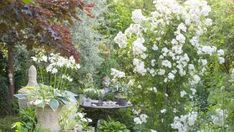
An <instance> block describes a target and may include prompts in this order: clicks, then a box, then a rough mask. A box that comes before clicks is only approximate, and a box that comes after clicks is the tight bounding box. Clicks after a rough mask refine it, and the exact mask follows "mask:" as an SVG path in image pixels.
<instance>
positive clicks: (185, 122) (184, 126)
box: [171, 112, 198, 132]
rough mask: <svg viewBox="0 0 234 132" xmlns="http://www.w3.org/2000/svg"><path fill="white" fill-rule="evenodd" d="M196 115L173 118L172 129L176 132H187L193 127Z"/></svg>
mask: <svg viewBox="0 0 234 132" xmlns="http://www.w3.org/2000/svg"><path fill="white" fill-rule="evenodd" d="M197 116H198V113H197V112H191V113H188V114H187V115H181V116H180V117H178V116H176V117H174V122H173V123H172V124H171V127H172V128H173V129H177V130H178V132H187V131H188V130H189V128H190V127H191V126H193V125H194V124H195V122H196V120H197Z"/></svg>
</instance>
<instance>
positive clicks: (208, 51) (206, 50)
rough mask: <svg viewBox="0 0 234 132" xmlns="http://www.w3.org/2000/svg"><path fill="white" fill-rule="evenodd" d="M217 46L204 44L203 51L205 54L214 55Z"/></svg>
mask: <svg viewBox="0 0 234 132" xmlns="http://www.w3.org/2000/svg"><path fill="white" fill-rule="evenodd" d="M216 50H217V48H216V47H214V46H203V47H202V51H203V53H205V54H209V55H212V54H213V53H214V52H216Z"/></svg>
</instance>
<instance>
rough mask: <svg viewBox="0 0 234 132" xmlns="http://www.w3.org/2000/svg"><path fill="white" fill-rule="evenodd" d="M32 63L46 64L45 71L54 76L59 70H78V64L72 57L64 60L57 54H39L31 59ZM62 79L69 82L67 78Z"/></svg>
mask: <svg viewBox="0 0 234 132" xmlns="http://www.w3.org/2000/svg"><path fill="white" fill-rule="evenodd" d="M31 58H32V60H33V61H34V62H36V63H37V64H41V63H45V64H48V65H47V66H46V71H47V72H48V73H52V74H56V73H57V72H58V69H59V68H67V69H73V70H78V69H80V64H77V63H76V61H75V59H74V57H73V56H70V57H69V58H65V57H63V56H60V54H59V53H57V54H54V53H50V54H49V55H45V53H44V52H39V53H38V54H37V55H36V56H33V57H31ZM63 78H66V79H67V80H71V78H70V77H69V76H66V75H64V76H63Z"/></svg>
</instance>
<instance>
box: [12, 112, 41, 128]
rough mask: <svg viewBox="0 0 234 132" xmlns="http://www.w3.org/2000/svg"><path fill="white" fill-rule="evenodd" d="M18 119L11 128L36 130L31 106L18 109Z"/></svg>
mask: <svg viewBox="0 0 234 132" xmlns="http://www.w3.org/2000/svg"><path fill="white" fill-rule="evenodd" d="M19 115H20V121H17V122H15V123H14V124H13V125H12V128H14V130H15V131H16V132H30V131H34V130H36V129H37V128H36V124H37V120H36V113H35V109H33V108H24V109H21V110H20V113H19Z"/></svg>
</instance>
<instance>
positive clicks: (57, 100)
mask: <svg viewBox="0 0 234 132" xmlns="http://www.w3.org/2000/svg"><path fill="white" fill-rule="evenodd" d="M20 96H21V95H20V94H17V95H16V97H20ZM75 96H77V95H76V94H74V93H72V92H70V91H61V90H58V89H54V88H53V87H51V86H47V85H42V84H40V85H39V86H36V87H34V88H33V89H32V90H30V92H28V93H27V99H28V105H29V106H33V107H35V108H36V115H37V120H38V125H39V126H40V127H41V128H44V129H49V130H51V131H59V130H60V126H59V112H60V110H61V108H62V106H63V105H65V104H68V103H74V102H76V98H75Z"/></svg>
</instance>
